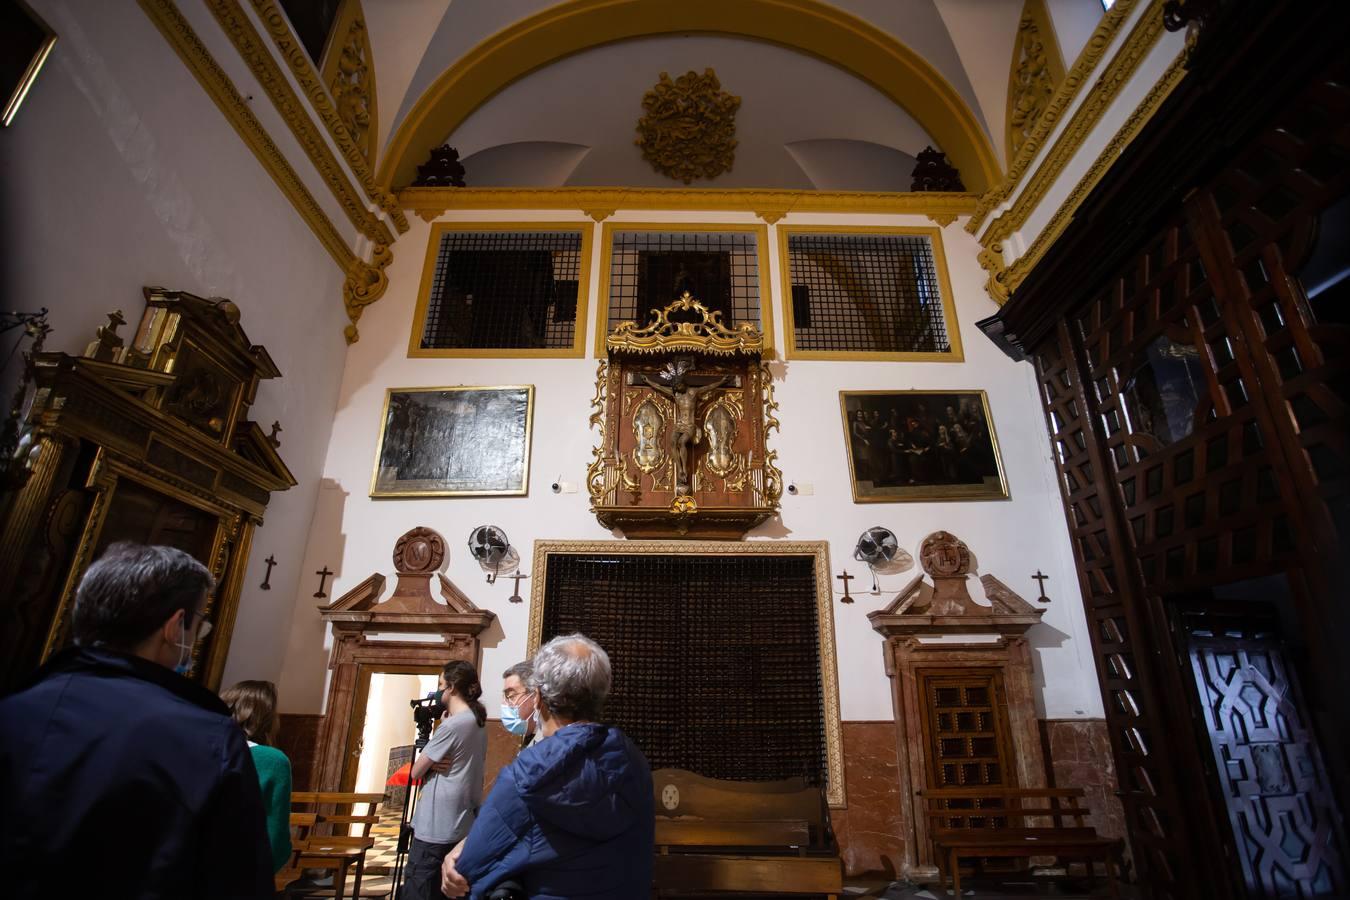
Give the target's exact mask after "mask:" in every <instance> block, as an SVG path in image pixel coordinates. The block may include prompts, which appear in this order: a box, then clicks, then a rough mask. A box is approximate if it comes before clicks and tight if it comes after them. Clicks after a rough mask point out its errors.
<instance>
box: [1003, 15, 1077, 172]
mask: <svg viewBox="0 0 1350 900" xmlns="http://www.w3.org/2000/svg"><path fill="white" fill-rule="evenodd" d="M1033 48H1035V49H1036V50H1037V51H1039V52H1035V53H1033V52H1032V50H1033ZM1063 83H1064V58H1063V57H1062V56H1061V55H1060V52H1059V41H1058V40H1057V39H1056V37H1055V28H1054V23H1053V22H1052V21H1051V19H1050V11H1049V10H1047V9H1046V8H1045V0H1026V3H1025V4H1024V5H1023V6H1022V16H1021V18H1020V20H1019V21H1018V25H1017V40H1016V43H1015V44H1014V45H1013V58H1012V66H1011V67H1010V69H1009V71H1008V102H1007V111H1006V118H1005V120H1004V125H1005V128H1004V130H1005V131H1006V135H1005V152H1006V154H1007V158H1008V159H1016V158H1017V149H1018V148H1019V147H1021V146H1022V144H1023V142H1025V141H1026V139H1027V135H1029V134H1030V133H1031V131H1032V130H1033V129H1035V127H1036V123H1037V122H1039V121H1040V119H1041V115H1042V114H1043V113H1044V112H1045V109H1046V107H1047V106H1048V105H1049V102H1050V100H1051V99H1052V98H1053V97H1054V95H1055V88H1056V87H1057V86H1058V85H1061V84H1063Z"/></svg>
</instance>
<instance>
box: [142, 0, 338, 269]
mask: <svg viewBox="0 0 1350 900" xmlns="http://www.w3.org/2000/svg"><path fill="white" fill-rule="evenodd" d="M138 2H139V3H140V6H141V9H143V10H144V11H145V14H146V15H147V16H149V17H150V21H151V22H153V23H154V25H155V27H156V28H158V29H159V31H160V33H161V34H163V35H164V38H165V40H167V41H168V42H169V46H171V47H172V48H173V49H174V51H175V52H176V53H177V54H178V57H179V58H180V59H181V60H183V64H184V65H186V66H187V68H188V71H189V72H191V73H192V74H193V76H194V77H195V78H196V79H197V82H198V83H199V84H200V85H201V86H202V88H203V89H204V90H205V91H206V93H207V95H208V96H210V97H211V99H212V100H213V101H215V104H216V106H217V107H219V108H220V111H221V113H223V114H224V116H225V118H226V120H227V121H228V122H229V123H230V124H231V125H233V126H234V130H235V131H237V132H238V133H239V137H240V138H241V139H242V140H243V142H244V144H245V145H246V146H247V147H248V148H249V150H251V151H253V155H254V156H256V157H257V158H258V162H259V163H261V164H262V167H263V168H264V169H265V170H267V174H268V175H271V176H272V180H273V181H275V182H276V184H277V187H278V188H280V189H281V192H282V193H283V194H285V195H286V198H287V199H288V200H290V201H291V203H292V204H293V205H294V206H295V210H296V212H298V213H299V214H300V217H301V218H302V219H304V220H305V223H306V224H307V225H309V227H310V230H312V231H313V232H314V236H315V237H317V238H318V239H319V243H320V244H322V245H323V248H324V249H325V250H327V251H328V254H329V255H330V256H332V257H333V260H334V262H336V263H337V264H338V266H339V267H340V268H342V269H343V270H344V271H345V270H346V269H347V268H348V266H350V265H351V264H352V262H353V261H354V260H355V259H356V254H354V253H352V251H351V249H350V248H348V246H347V242H346V240H344V239H343V237H342V235H341V234H339V233H338V230H337V228H336V227H335V226H334V225H333V223H332V222H331V221H330V220H329V218H328V216H327V215H326V214H325V213H324V211H323V208H322V207H320V206H319V203H318V201H317V200H315V199H314V195H313V194H311V193H310V192H309V189H308V188H306V187H305V185H304V182H302V181H301V180H300V176H299V175H298V174H296V171H295V169H293V168H291V164H290V163H289V162H287V161H286V157H285V155H283V154H282V152H281V150H280V149H279V148H278V147H277V145H276V144H275V143H274V142H273V141H272V138H271V137H270V136H269V135H268V134H267V131H266V129H264V128H263V127H262V123H261V122H259V121H258V119H257V117H256V116H254V115H253V111H252V110H251V109H249V108H248V103H247V102H246V101H245V100H244V98H243V97H241V96H239V91H237V90H236V89H235V87H234V83H233V82H231V81H230V76H229V75H227V74H226V73H225V70H224V69H222V68H221V67H220V64H219V63H217V62H216V61H215V59H214V58H213V57H212V56H211V53H210V51H209V50H207V49H206V46H205V45H204V44H203V43H202V42H201V38H199V37H197V33H196V32H195V31H193V30H192V26H191V25H190V24H188V21H187V19H185V18H183V14H182V13H181V12H179V10H178V7H177V5H176V4H175V3H174V2H173V0H138Z"/></svg>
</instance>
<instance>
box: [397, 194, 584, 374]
mask: <svg viewBox="0 0 1350 900" xmlns="http://www.w3.org/2000/svg"><path fill="white" fill-rule="evenodd" d="M474 231H480V232H491V231H508V232H509V231H523V232H532V231H564V232H576V233H577V234H580V235H581V250H580V251H579V257H578V260H579V261H578V265H577V311H576V316H575V322H574V323H573V331H572V345H571V346H570V347H556V348H539V347H531V348H528V349H525V348H515V349H512V348H506V347H463V348H458V349H453V350H450V349H444V350H427V349H423V347H422V334H423V331H424V329H425V328H426V318H427V309H428V307H429V306H430V305H431V287H432V284H433V283H434V281H435V279H436V262H437V260H438V259H439V258H440V252H441V239H442V238H443V237H444V236H445V235H447V234H454V233H456V232H474ZM594 235H595V226H594V225H592V224H591V223H590V222H527V221H521V220H519V219H516V220H514V221H501V222H437V223H436V224H434V225H432V226H431V235H430V236H429V237H428V239H427V253H426V258H425V260H424V261H423V263H422V281H421V284H420V286H419V287H418V289H417V304H416V305H415V306H414V307H413V321H412V333H411V334H409V335H408V357H409V358H410V359H419V358H420V359H426V358H435V359H582V358H584V357H585V356H586V324H587V322H589V321H590V298H591V247H592V245H593V243H594Z"/></svg>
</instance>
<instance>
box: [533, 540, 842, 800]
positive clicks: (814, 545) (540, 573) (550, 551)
mask: <svg viewBox="0 0 1350 900" xmlns="http://www.w3.org/2000/svg"><path fill="white" fill-rule="evenodd" d="M556 554H563V555H571V554H596V555H614V554H622V555H624V556H664V555H675V554H678V555H688V556H721V557H742V558H744V557H781V556H797V557H809V558H810V559H811V560H812V563H813V566H814V574H815V602H816V634H817V640H818V641H819V644H818V647H817V652H818V658H819V660H820V693H821V709H822V711H823V713H824V716H823V721H824V727H825V761H826V771H827V783H826V800H827V801H828V803H829V805H830V806H831V808H836V809H840V808H844V807H846V806H847V802H846V798H845V791H844V749H843V748H844V741H843V725H842V721H841V714H840V708H839V674H838V666H837V663H836V660H837V657H836V649H835V639H834V606H833V596H832V592H831V590H830V547H829V542H828V541H773V542H768V541H762V542H761V541H756V542H746V541H549V540H541V541H535V542H534V556H533V560H534V562H533V566H532V568H531V572H530V585H531V587H530V632H529V638H528V641H527V646H526V653H527V655H529V656H533V655H534V652H535V651H536V650H538V649H539V645H540V643H541V640H542V637H543V631H544V605H545V598H546V597H547V596H548V593H547V590H548V560H549V556H550V555H556ZM764 615H765V616H766V617H770V618H772V616H773V610H772V609H766V610H765V611H764Z"/></svg>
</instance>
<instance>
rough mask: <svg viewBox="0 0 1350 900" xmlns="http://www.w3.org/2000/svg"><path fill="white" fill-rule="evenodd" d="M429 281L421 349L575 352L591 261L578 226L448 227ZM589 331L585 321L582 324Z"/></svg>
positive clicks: (441, 236) (439, 236) (425, 288)
mask: <svg viewBox="0 0 1350 900" xmlns="http://www.w3.org/2000/svg"><path fill="white" fill-rule="evenodd" d="M434 240H438V241H439V243H438V244H437V247H436V253H435V257H434V259H433V261H432V263H431V270H430V271H429V272H428V273H427V278H428V280H429V284H424V286H423V291H424V294H425V296H424V298H423V303H422V304H421V305H420V306H419V309H420V310H421V311H422V315H421V316H420V317H419V320H418V321H419V322H420V323H421V326H420V327H421V334H420V336H419V343H418V345H417V346H418V347H419V348H420V349H421V350H427V351H436V350H450V351H454V350H533V351H548V350H571V349H573V348H574V347H575V346H576V343H577V336H578V334H577V331H578V327H579V326H578V316H577V306H578V293H579V290H580V289H581V282H582V280H583V278H582V275H583V271H584V268H585V267H584V266H583V264H582V258H583V255H584V253H583V246H582V245H583V243H584V241H583V234H582V231H581V229H580V228H578V229H577V230H575V231H573V230H551V231H544V230H540V231H478V230H475V231H464V230H461V231H451V230H447V231H443V232H439V233H438V234H437V236H436V238H434ZM580 328H581V329H582V333H584V328H585V324H584V319H583V321H582V323H581V325H580Z"/></svg>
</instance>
